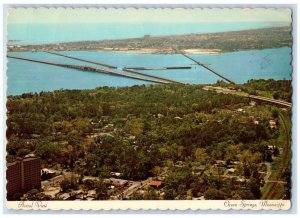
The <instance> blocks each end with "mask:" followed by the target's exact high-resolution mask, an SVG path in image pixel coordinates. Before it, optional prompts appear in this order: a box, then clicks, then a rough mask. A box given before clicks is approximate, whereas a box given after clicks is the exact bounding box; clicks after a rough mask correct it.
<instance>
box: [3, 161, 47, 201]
mask: <svg viewBox="0 0 300 218" xmlns="http://www.w3.org/2000/svg"><path fill="white" fill-rule="evenodd" d="M6 180H7V184H6V189H7V199H12V198H13V196H14V195H15V194H17V193H25V192H27V191H29V190H31V189H40V188H41V160H40V158H36V157H29V158H24V159H22V160H17V161H15V162H13V163H8V164H7V170H6Z"/></svg>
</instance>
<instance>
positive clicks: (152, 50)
mask: <svg viewBox="0 0 300 218" xmlns="http://www.w3.org/2000/svg"><path fill="white" fill-rule="evenodd" d="M87 51H88V50H87ZM90 51H93V50H90ZM181 51H182V52H184V53H186V54H219V53H222V50H221V49H183V50H181ZM94 52H120V53H127V54H177V52H175V51H174V50H173V49H158V48H141V49H129V48H117V49H115V48H104V49H97V50H95V51H94Z"/></svg>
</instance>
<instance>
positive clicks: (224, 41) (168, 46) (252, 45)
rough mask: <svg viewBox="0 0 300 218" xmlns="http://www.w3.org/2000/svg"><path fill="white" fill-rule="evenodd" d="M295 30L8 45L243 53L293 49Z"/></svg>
mask: <svg viewBox="0 0 300 218" xmlns="http://www.w3.org/2000/svg"><path fill="white" fill-rule="evenodd" d="M291 45H292V34H291V27H272V28H261V29H251V30H241V31H231V32H219V33H205V34H185V35H171V36H151V35H145V36H144V37H141V38H129V39H117V40H99V41H79V42H65V43H56V44H41V45H7V51H8V52H26V51H33V52H35V51H51V50H53V51H80V50H83V51H113V52H114V51H117V52H126V53H134V54H176V53H177V52H176V51H174V49H173V48H176V49H177V50H181V51H183V52H185V53H187V54H218V53H221V52H234V51H242V50H256V49H266V48H281V47H291Z"/></svg>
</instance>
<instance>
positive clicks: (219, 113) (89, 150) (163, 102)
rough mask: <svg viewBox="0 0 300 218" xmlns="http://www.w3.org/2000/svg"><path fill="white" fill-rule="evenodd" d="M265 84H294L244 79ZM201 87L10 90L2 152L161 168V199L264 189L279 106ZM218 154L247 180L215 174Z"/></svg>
mask: <svg viewBox="0 0 300 218" xmlns="http://www.w3.org/2000/svg"><path fill="white" fill-rule="evenodd" d="M276 84H277V83H276ZM261 86H262V87H264V88H266V89H269V88H270V89H272V90H277V91H280V90H281V89H284V91H286V92H289V91H290V90H288V89H286V87H285V85H282V84H281V83H278V85H277V86H273V85H271V86H267V85H266V84H265V83H264V82H263V81H249V82H248V83H247V84H245V85H244V87H245V88H248V87H250V88H253V89H258V88H259V87H261ZM202 88H203V86H202V85H178V84H168V85H149V86H132V87H124V88H112V87H101V88H96V89H94V90H58V91H54V92H41V93H27V94H22V95H20V96H8V99H7V116H8V117H7V139H8V144H7V161H8V162H10V161H13V160H14V159H16V158H17V157H24V156H25V155H27V154H30V153H34V154H36V155H38V156H40V157H41V159H42V163H43V166H44V167H48V168H54V169H62V168H64V169H69V170H70V171H74V172H76V173H78V174H80V175H89V176H96V177H100V178H107V177H109V176H110V172H120V173H121V174H122V176H123V178H124V179H129V180H143V179H146V178H147V177H150V176H159V175H160V174H162V173H163V172H164V171H166V172H167V173H166V178H165V180H164V190H165V195H164V199H185V198H186V196H187V194H186V191H187V190H190V193H189V194H188V195H190V196H199V195H203V194H204V195H205V199H241V198H242V199H257V198H260V197H261V192H260V187H261V186H263V180H262V177H261V175H260V174H259V171H261V170H262V169H261V168H263V167H264V165H263V163H264V162H266V161H267V162H271V161H272V154H273V155H278V153H279V151H278V150H277V151H276V152H273V153H272V152H271V151H270V149H269V148H268V145H269V144H270V143H272V144H275V145H277V146H280V144H279V143H277V141H276V139H277V138H278V136H279V134H280V133H279V131H278V128H270V126H269V120H270V119H272V120H274V121H275V122H276V124H277V125H279V117H278V114H279V111H278V109H276V108H274V107H273V106H268V105H257V106H256V107H252V106H250V105H249V103H250V100H249V99H248V98H245V97H241V96H235V95H229V94H222V93H220V94H216V93H215V92H213V91H204V90H202ZM241 108H242V109H241ZM217 160H222V161H225V162H226V164H227V165H230V164H232V163H233V162H234V161H238V162H239V163H240V166H239V167H240V168H239V169H240V174H241V175H242V176H243V177H245V179H246V180H245V181H244V183H247V186H246V187H247V188H245V186H241V185H237V184H236V183H234V182H233V180H232V179H230V178H227V179H225V180H224V179H220V175H221V172H219V168H216V169H214V168H213V167H208V166H212V165H213V164H215V163H216V161H217ZM203 166H204V168H205V169H204V171H201V170H200V172H202V173H197V169H199V168H201V167H203ZM208 169H209V170H208ZM205 170H206V171H205ZM198 171H199V170H198ZM203 172H205V173H203ZM217 175H219V176H217ZM139 198H141V196H136V195H134V196H133V199H139ZM149 198H150V199H156V198H157V196H155V194H153V195H152V196H150V197H149V196H148V199H149Z"/></svg>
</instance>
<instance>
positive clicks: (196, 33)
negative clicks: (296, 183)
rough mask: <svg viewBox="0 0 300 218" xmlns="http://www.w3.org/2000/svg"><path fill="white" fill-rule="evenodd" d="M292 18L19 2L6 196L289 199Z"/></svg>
mask: <svg viewBox="0 0 300 218" xmlns="http://www.w3.org/2000/svg"><path fill="white" fill-rule="evenodd" d="M291 16H292V11H291V10H290V9H288V8H275V9H274V8H254V9H251V8H195V9H184V8H174V9H168V8H165V9H160V8H157V9H155V8H152V9H145V8H139V9H135V8H123V9H117V8H108V9H104V8H76V9H71V8H9V9H8V17H7V45H6V46H7V53H6V58H7V72H6V75H7V81H6V84H7V90H6V98H7V101H6V109H7V111H6V116H7V120H6V125H7V130H6V137H7V144H6V151H7V154H6V167H7V169H6V180H7V184H6V189H7V190H6V193H7V194H6V197H7V201H21V202H23V203H22V204H23V205H24V204H26V201H41V202H44V201H47V202H50V201H95V200H111V202H114V201H120V200H127V201H130V200H190V201H192V200H195V202H205V201H206V200H260V201H262V200H290V199H291V125H292V124H291V116H292V101H291V99H292V66H291V62H292V44H293V43H292V33H291V31H292V19H291ZM24 202H25V203H24ZM174 202H176V201H174ZM193 202H194V201H193Z"/></svg>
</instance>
